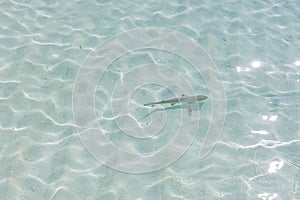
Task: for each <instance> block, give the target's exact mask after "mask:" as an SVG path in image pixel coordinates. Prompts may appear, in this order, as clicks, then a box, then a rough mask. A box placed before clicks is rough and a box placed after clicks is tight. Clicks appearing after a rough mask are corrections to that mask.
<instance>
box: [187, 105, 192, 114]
mask: <svg viewBox="0 0 300 200" xmlns="http://www.w3.org/2000/svg"><path fill="white" fill-rule="evenodd" d="M187 111H188V114H189V117H191V116H192V112H193V103H189V104H188V107H187Z"/></svg>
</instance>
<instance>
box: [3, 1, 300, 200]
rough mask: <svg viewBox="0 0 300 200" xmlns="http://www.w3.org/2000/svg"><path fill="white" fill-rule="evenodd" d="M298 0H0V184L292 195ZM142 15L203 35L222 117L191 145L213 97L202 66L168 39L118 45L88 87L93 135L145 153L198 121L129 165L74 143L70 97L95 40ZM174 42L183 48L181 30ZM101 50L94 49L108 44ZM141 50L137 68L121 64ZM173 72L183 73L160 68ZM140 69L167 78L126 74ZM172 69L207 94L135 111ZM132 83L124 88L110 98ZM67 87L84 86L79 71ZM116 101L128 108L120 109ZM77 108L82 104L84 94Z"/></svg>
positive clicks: (160, 193) (128, 194) (81, 191)
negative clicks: (166, 151)
mask: <svg viewBox="0 0 300 200" xmlns="http://www.w3.org/2000/svg"><path fill="white" fill-rule="evenodd" d="M299 7H300V2H299V1H297V0H286V1H279V0H267V1H260V0H251V1H238V0H225V1H205V0H201V1H193V0H186V1H179V0H178V1H162V0H159V1H153V0H150V1H145V2H143V1H116V0H115V1H101V0H86V1H84V0H76V1H56V0H48V1H41V0H33V1H27V0H8V1H6V0H1V1H0V11H1V18H0V55H1V56H0V88H1V89H0V113H1V114H0V194H1V197H0V198H1V199H9V200H11V199H39V200H40V199H51V200H54V199H55V200H56V199H74V200H75V199H86V200H92V199H102V200H106V199H107V200H112V199H122V200H126V199H128V200H133V199H135V200H138V199H143V200H144V199H145V200H148V199H149V200H152V199H157V200H158V199H163V200H165V199H172V200H174V199H178V200H179V199H180V200H181V199H191V200H194V199H230V200H232V199H262V200H271V199H274V200H277V199H300V171H299V168H300V151H299V149H300V131H299V130H300V124H299V123H300V109H299V106H300V103H299V102H300V101H299V99H300V35H299V33H300V12H299ZM146 27H159V28H165V29H169V30H173V31H177V32H179V33H182V34H184V35H185V36H187V37H189V38H192V39H193V40H194V41H195V42H196V43H197V44H198V45H200V46H202V47H203V48H204V49H205V51H206V53H207V55H208V56H210V58H211V60H212V61H213V63H214V64H215V66H216V68H217V69H218V71H219V73H220V75H221V79H220V80H218V81H222V84H223V86H224V91H225V93H226V98H224V99H222V101H224V102H226V120H225V124H224V128H223V131H222V134H221V136H220V138H219V139H218V141H217V143H216V145H215V148H214V149H213V150H212V151H211V152H210V153H209V154H208V155H207V156H206V157H204V158H200V157H199V150H200V148H201V145H203V141H204V138H205V136H206V135H205V134H206V130H207V129H208V128H209V125H210V124H211V123H212V121H211V120H213V118H212V117H211V116H212V113H213V112H217V111H218V109H217V110H214V109H212V106H213V103H212V96H211V95H212V94H213V93H214V92H215V93H216V95H217V94H218V89H213V90H212V88H209V87H207V84H206V83H207V80H205V77H202V76H200V75H199V74H197V72H196V71H193V70H194V68H193V67H192V65H191V63H189V62H188V61H187V60H185V59H183V58H182V57H180V56H178V55H176V54H173V53H172V52H168V51H164V50H158V49H151V48H150V49H140V50H136V51H128V52H127V54H124V55H122V56H121V57H120V58H118V59H115V60H114V62H112V63H111V64H110V65H109V66H108V68H107V69H106V71H105V73H104V74H103V76H102V78H99V80H98V82H96V83H95V84H96V86H97V87H95V90H94V91H91V92H93V93H94V94H95V95H94V96H95V99H94V100H93V101H94V103H95V105H94V107H95V111H93V112H94V113H93V114H94V116H95V119H97V123H98V125H99V127H101V129H102V132H103V133H104V134H105V135H106V138H108V139H109V140H110V141H111V142H112V143H113V144H114V145H115V146H117V147H118V148H122V149H125V150H126V151H128V152H135V153H139V154H145V155H146V153H147V152H148V153H149V152H155V151H157V150H160V149H162V148H163V147H164V146H165V145H167V144H169V143H170V141H172V139H174V135H172V134H173V133H174V132H176V130H177V129H178V127H184V130H182V132H183V133H185V134H186V135H187V137H190V135H189V133H191V132H192V131H195V126H194V125H195V123H196V122H197V123H198V122H199V123H198V124H197V126H198V128H199V129H198V130H197V132H196V134H195V138H193V142H192V144H191V145H190V146H189V148H187V149H186V151H185V152H184V151H183V150H182V152H183V154H182V155H181V156H180V157H179V158H176V160H175V161H174V162H173V161H172V162H171V164H169V165H168V166H167V167H163V168H162V169H160V170H154V171H152V172H148V173H140V174H133V173H126V172H122V170H115V169H112V168H110V167H107V166H106V165H105V164H103V162H102V163H101V162H99V160H97V159H96V158H95V155H92V154H91V152H89V151H88V150H87V148H86V147H85V146H84V144H83V143H82V141H81V139H80V137H79V134H78V130H77V128H78V124H76V123H75V120H74V116H73V103H74V102H72V99H73V97H74V85H75V82H76V80H77V79H76V78H77V74H78V72H79V71H80V69H82V66H83V65H84V64H83V63H84V61H85V59H86V58H87V56H88V55H91V54H90V53H91V52H95V48H96V47H97V45H99V44H100V43H101V42H104V41H106V40H107V39H109V38H112V37H114V36H116V35H118V34H120V33H123V32H126V31H130V30H134V29H137V28H140V29H141V28H146ZM131 39H132V38H131ZM133 39H136V40H141V41H142V39H143V38H133ZM129 41H130V40H129ZM153 42H155V40H153V41H151V42H150V43H149V45H151V44H152V43H153ZM172 42H173V41H171V43H172ZM176 42H177V43H178V44H180V40H178V41H176ZM174 43H175V41H174ZM119 44H120V43H119ZM98 47H99V46H98ZM100 47H101V45H100ZM179 47H180V48H183V49H184V43H183V44H182V45H181V46H180V45H179ZM122 48H123V47H120V49H122ZM126 48H127V49H130V48H131V47H130V44H129V46H125V47H124V49H125V50H126ZM110 50H112V51H111V52H109V51H107V52H104V53H103V54H101V55H97V56H99V57H97V59H105V58H107V56H108V55H109V54H110V53H114V52H115V51H117V50H118V49H110ZM186 50H191V49H188V48H187V49H186ZM192 50H193V49H192ZM203 63H204V65H205V64H207V63H205V62H203ZM96 64H97V63H96ZM147 64H150V65H151V66H148V67H150V68H147V67H146V68H145V69H148V70H144V71H143V70H142V71H141V72H140V71H138V70H137V71H132V73H133V74H130V71H131V70H134V69H135V67H136V66H143V65H147ZM159 65H161V66H172V67H173V68H172V69H173V70H175V72H174V71H173V72H172V70H169V69H168V68H165V69H163V67H158V68H156V67H157V66H159ZM151 67H152V68H153V69H155V70H158V71H155V70H154V71H155V73H156V72H158V73H156V74H155V73H154V72H153V70H151V69H152V68H151ZM149 69H150V70H149ZM160 70H161V71H160ZM128 73H129V74H128ZM176 74H177V75H178V74H179V75H184V76H183V77H185V79H180V78H178V79H171V77H176V76H175V75H176ZM123 75H128V76H127V78H124V79H123ZM128 77H131V78H128ZM145 77H148V78H149V77H150V79H151V78H153V79H154V80H156V82H157V81H159V80H166V81H167V80H172V81H169V82H165V83H167V84H168V85H163V84H157V83H151V84H145V85H141V84H140V82H138V80H143V79H145ZM180 77H181V76H180ZM155 78H156V79H155ZM207 79H209V78H207ZM182 80H185V81H186V83H187V85H189V86H190V87H191V88H192V90H190V91H187V93H188V94H190V93H192V92H195V93H197V94H205V95H207V96H208V97H209V98H208V100H207V101H206V102H205V103H204V104H203V105H200V106H199V110H198V111H197V110H196V111H193V115H192V117H191V118H189V116H188V115H187V112H186V111H185V110H186V108H184V107H183V108H181V107H180V108H174V109H170V110H164V108H163V107H161V106H159V107H158V108H161V110H158V111H155V112H154V113H152V114H150V115H145V114H147V113H148V112H150V111H152V110H153V109H155V108H148V107H144V106H143V104H144V103H148V102H150V101H158V100H161V99H168V98H174V97H176V96H177V95H178V94H179V93H180V92H182V90H181V89H182V88H180V86H182V84H181V81H182ZM122 81H124V82H125V83H126V84H129V85H127V89H126V87H125V86H126V84H125V83H124V82H122ZM86 83H87V84H88V83H89V80H88V79H87V80H86ZM179 83H180V84H179ZM116 85H117V86H119V89H115V86H116ZM124 85H125V86H124ZM136 86H138V87H136ZM122 87H123V89H122ZM132 87H136V90H134V91H133V92H131V93H130V96H129V97H128V98H127V99H125V101H122V98H123V97H126V95H127V94H128V91H129V89H130V88H132ZM120 88H121V89H120ZM170 88H171V89H170ZM79 89H80V91H81V92H83V91H84V90H85V85H84V84H83V85H80V88H79ZM174 91H175V93H174ZM177 92H178V94H177ZM79 93H80V92H79ZM82 98H84V96H82ZM128 99H129V100H128ZM86 100H90V99H86ZM111 102H113V104H112V105H113V107H111ZM75 103H76V102H75ZM122 106H125V107H122ZM112 110H113V111H112ZM124 110H126V112H128V113H130V115H124V116H125V117H124V118H122V117H121V116H123V115H122V114H123V113H122V111H124ZM82 112H83V113H84V112H86V113H90V110H88V109H87V108H86V107H84V106H83V107H82ZM114 112H115V114H117V115H118V116H119V118H118V119H119V120H117V121H116V118H114V116H115V115H114ZM200 113H201V114H200ZM128 116H131V118H130V117H128ZM178 116H180V117H179V118H178ZM81 117H83V118H84V117H85V115H84V114H83V115H82V116H81ZM195 117H199V118H198V119H197V120H195V119H196V118H195ZM133 119H135V120H136V121H135V120H133ZM191 120H194V121H191ZM192 122H193V123H192ZM151 124H156V125H164V126H162V128H160V127H159V126H156V125H155V126H151ZM120 127H121V128H123V130H127V133H129V134H124V132H122V131H120ZM132 127H139V128H140V129H139V130H144V131H145V132H135V129H132ZM149 130H150V131H149ZM184 131H185V132H184ZM137 133H143V134H141V135H138V134H137ZM137 137H140V138H139V139H137ZM142 137H145V138H144V139H143V138H142ZM147 137H150V139H152V140H146V139H149V138H147ZM191 137H192V136H191ZM141 138H142V139H141ZM182 139H183V140H184V139H186V138H185V137H183V138H182ZM94 142H96V143H99V144H100V143H101V142H102V141H94ZM179 144H180V145H181V144H183V143H179ZM184 144H185V143H184ZM180 145H179V146H180ZM174 148H175V147H174ZM179 148H181V147H179ZM171 152H172V151H171ZM102 153H103V152H102ZM104 153H107V155H110V153H111V152H109V151H107V152H104ZM96 156H97V155H96ZM165 159H166V160H167V159H168V158H167V157H165ZM156 161H157V160H156ZM159 161H161V162H163V161H164V160H163V159H162V160H159ZM124 162H125V161H124ZM125 163H126V162H125ZM119 164H120V165H119V167H124V166H122V163H119ZM135 164H136V163H135ZM141 164H143V163H141ZM155 164H159V162H158V163H155ZM125 167H126V166H125ZM139 167H140V169H143V166H139Z"/></svg>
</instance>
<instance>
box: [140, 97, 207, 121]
mask: <svg viewBox="0 0 300 200" xmlns="http://www.w3.org/2000/svg"><path fill="white" fill-rule="evenodd" d="M205 99H207V96H205V95H197V96H188V95H185V94H182V95H181V97H179V98H174V99H167V100H162V101H158V102H151V103H146V104H144V106H151V107H153V106H154V105H157V104H161V105H162V104H170V105H171V106H173V105H175V104H179V103H180V104H182V103H183V104H187V105H188V107H187V111H188V114H189V116H191V115H192V110H193V105H194V104H195V103H197V102H200V101H204V100H205Z"/></svg>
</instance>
